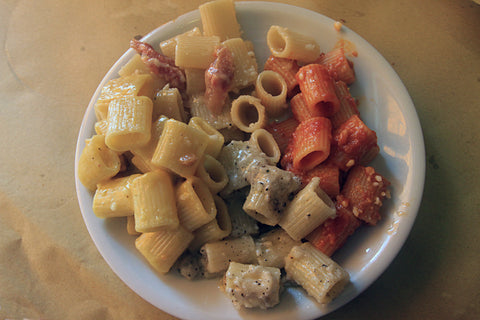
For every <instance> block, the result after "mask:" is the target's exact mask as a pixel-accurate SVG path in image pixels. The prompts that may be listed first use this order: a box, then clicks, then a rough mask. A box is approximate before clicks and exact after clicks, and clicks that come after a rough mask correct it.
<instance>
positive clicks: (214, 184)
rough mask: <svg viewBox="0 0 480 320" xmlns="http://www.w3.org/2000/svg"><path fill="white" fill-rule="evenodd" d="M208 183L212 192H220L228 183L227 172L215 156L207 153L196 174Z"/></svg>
mask: <svg viewBox="0 0 480 320" xmlns="http://www.w3.org/2000/svg"><path fill="white" fill-rule="evenodd" d="M195 175H196V176H197V177H199V178H200V179H202V181H203V182H204V183H205V184H206V185H207V187H208V189H210V191H211V192H212V194H217V193H219V192H220V191H221V190H222V189H223V188H225V186H226V185H227V183H228V176H227V172H226V171H225V168H224V167H223V165H222V164H221V163H220V162H219V161H218V160H217V159H215V158H214V157H212V156H210V155H208V154H206V155H205V156H204V159H203V162H202V163H201V164H200V165H199V166H198V168H197V172H196V174H195Z"/></svg>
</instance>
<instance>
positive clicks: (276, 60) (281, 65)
mask: <svg viewBox="0 0 480 320" xmlns="http://www.w3.org/2000/svg"><path fill="white" fill-rule="evenodd" d="M299 69H300V67H299V66H298V64H297V62H296V61H295V60H293V59H286V58H280V57H275V56H274V55H271V56H270V57H268V59H267V62H265V65H264V67H263V70H272V71H275V72H276V73H278V74H279V75H280V76H282V78H283V80H285V83H286V85H287V96H288V97H292V96H293V95H295V93H296V92H297V91H298V90H299V89H298V82H297V79H296V78H295V75H296V74H297V72H298V70H299Z"/></svg>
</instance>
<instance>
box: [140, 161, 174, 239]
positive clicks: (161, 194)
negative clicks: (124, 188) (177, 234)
mask: <svg viewBox="0 0 480 320" xmlns="http://www.w3.org/2000/svg"><path fill="white" fill-rule="evenodd" d="M131 191H132V196H133V208H134V214H135V230H137V231H138V232H154V231H158V230H160V229H162V228H170V229H173V228H176V227H178V225H179V219H178V215H177V205H176V203H175V191H174V187H173V183H172V178H171V177H170V174H169V173H168V172H166V171H163V170H156V171H151V172H147V173H145V174H143V175H141V176H140V177H137V178H135V179H134V180H133V181H132V185H131Z"/></svg>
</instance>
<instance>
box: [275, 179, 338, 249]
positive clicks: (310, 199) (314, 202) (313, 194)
mask: <svg viewBox="0 0 480 320" xmlns="http://www.w3.org/2000/svg"><path fill="white" fill-rule="evenodd" d="M319 184H320V178H318V177H315V178H313V179H312V180H311V181H310V182H309V183H308V184H307V185H306V186H305V188H303V189H302V190H301V191H300V192H299V193H298V194H296V195H295V198H293V200H292V202H290V203H289V204H288V205H287V208H286V209H285V212H284V213H283V215H282V218H281V219H280V222H279V225H280V226H281V227H282V228H283V229H284V230H285V231H286V232H287V233H288V235H289V236H290V237H292V238H293V239H294V240H301V239H303V238H305V237H306V236H307V235H308V234H309V233H310V232H312V231H313V230H314V229H315V228H316V227H318V226H319V225H321V224H322V223H323V222H325V220H327V219H331V218H333V217H335V212H336V210H335V204H334V203H333V201H332V199H330V197H329V196H328V195H327V194H326V193H325V192H324V191H323V190H322V189H320V186H319Z"/></svg>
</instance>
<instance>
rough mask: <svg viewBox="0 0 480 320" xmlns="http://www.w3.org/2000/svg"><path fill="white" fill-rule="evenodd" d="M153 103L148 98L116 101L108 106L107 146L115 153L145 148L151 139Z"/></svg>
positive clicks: (127, 98) (128, 98)
mask: <svg viewBox="0 0 480 320" xmlns="http://www.w3.org/2000/svg"><path fill="white" fill-rule="evenodd" d="M152 110H153V103H152V100H151V99H150V98H148V97H124V98H120V99H114V100H112V101H111V102H110V104H109V105H108V130H107V134H106V136H105V144H106V145H107V146H108V147H109V148H110V149H112V150H115V151H128V150H130V149H133V148H136V147H141V146H144V145H145V144H147V143H148V141H149V140H150V137H151V131H150V130H151V126H152Z"/></svg>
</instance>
